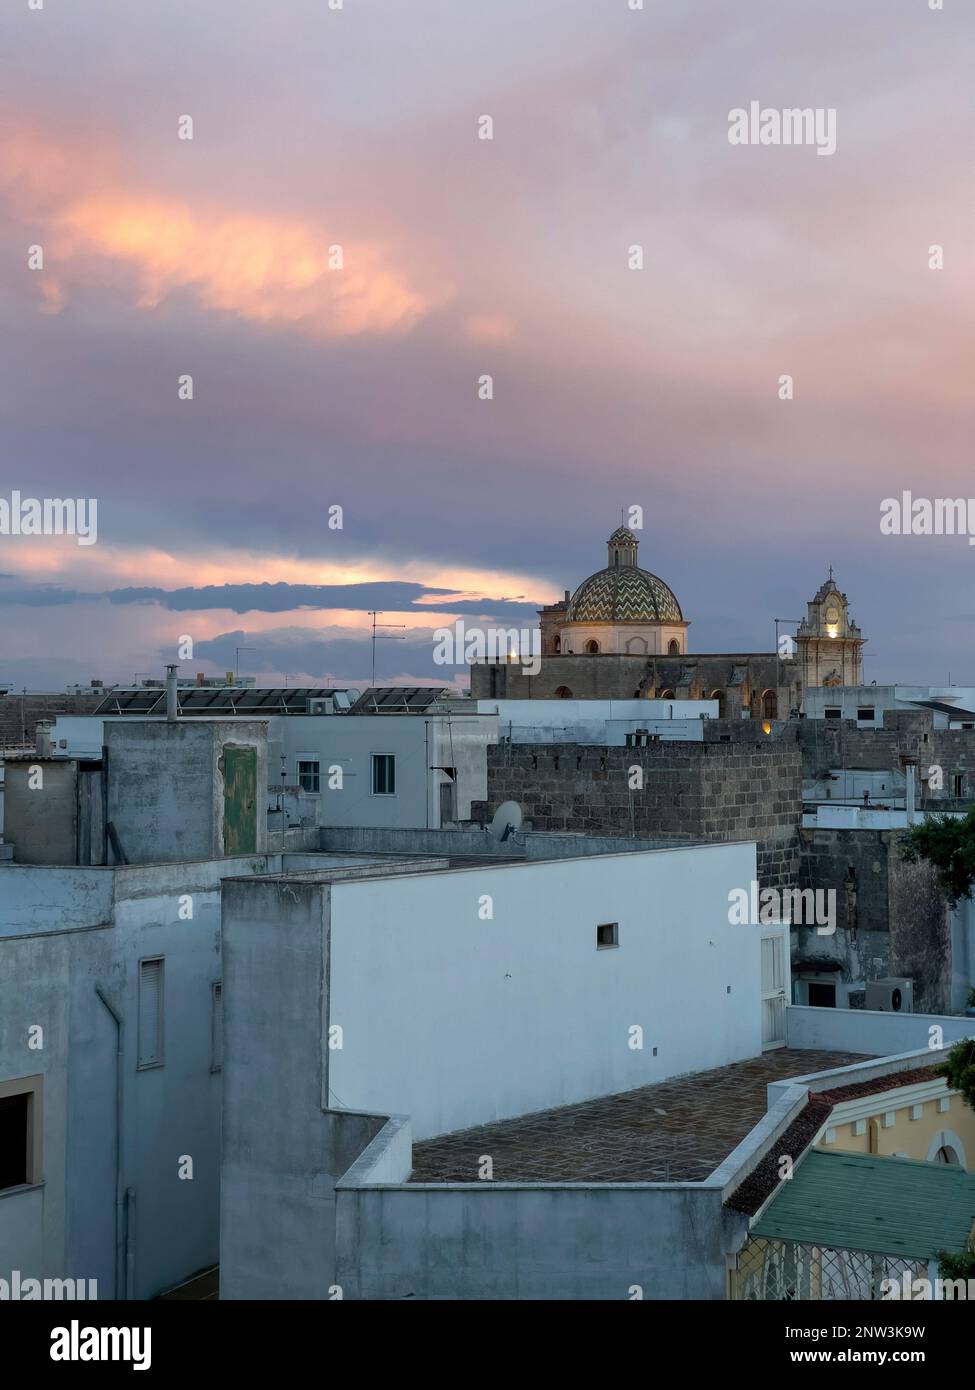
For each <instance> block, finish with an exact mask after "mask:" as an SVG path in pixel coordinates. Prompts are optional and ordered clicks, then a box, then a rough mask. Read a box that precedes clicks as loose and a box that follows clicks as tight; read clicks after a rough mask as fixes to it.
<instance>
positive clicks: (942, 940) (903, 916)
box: [792, 829, 951, 1013]
mask: <svg viewBox="0 0 975 1390" xmlns="http://www.w3.org/2000/svg"><path fill="white" fill-rule="evenodd" d="M903 838H904V835H903V832H902V831H899V830H860V829H858V830H821V829H815V830H803V831H802V836H801V843H802V867H801V881H802V887H803V888H814V889H824V890H830V889H832V890H834V891H835V893H836V917H837V921H836V932H835V935H820V934H819V933H818V932H817V931H816V930H815V928H812V927H801V928H799V929H798V930H794V931H793V952H792V955H793V969H794V970H796V972H797V973H799V974H802V973H805V972H806V971H808V970H810V969H812V968H813V967H814V966H815V965H816V963H817V962H838V963H839V965H840V971H839V972H838V973H839V975H840V980H841V982H842V984H844V985H846V986H848V987H850V988H852V990H853V997H852V998H851V999H850V1001H849V1002H850V1005H851V1006H858V1005H860V1006H862V1004H863V989H864V986H865V984H866V981H868V980H877V979H882V978H884V977H886V976H892V975H893V976H905V977H906V978H908V979H912V980H913V981H914V1008H915V1011H916V1012H919V1013H921V1012H927V1013H946V1012H948V1010H949V1008H950V1002H951V929H950V917H949V913H948V907H947V903H946V901H945V898H944V894H943V893H942V892H941V889H940V887H939V885H938V881H937V875H936V873H935V870H934V869H933V868H932V867H931V865H929V864H925V863H920V864H908V863H906V862H904V861H903V860H902V859H901V857H900V844H901V841H902V840H903Z"/></svg>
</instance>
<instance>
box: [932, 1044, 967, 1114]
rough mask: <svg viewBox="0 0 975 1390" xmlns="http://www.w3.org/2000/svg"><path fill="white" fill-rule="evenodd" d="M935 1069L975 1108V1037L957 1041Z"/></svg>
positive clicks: (951, 1087) (950, 1086) (952, 1088)
mask: <svg viewBox="0 0 975 1390" xmlns="http://www.w3.org/2000/svg"><path fill="white" fill-rule="evenodd" d="M935 1071H936V1072H937V1074H938V1075H939V1076H943V1077H944V1078H945V1080H946V1081H947V1083H948V1086H949V1088H950V1089H951V1090H952V1091H960V1092H961V1094H962V1096H963V1098H964V1100H965V1102H966V1104H968V1105H970V1106H971V1107H972V1109H973V1110H975V1038H962V1040H961V1042H956V1043H955V1045H954V1047H953V1048H952V1049H951V1051H950V1052H949V1053H948V1056H947V1057H946V1058H945V1060H944V1061H943V1062H942V1064H941V1066H940V1067H935Z"/></svg>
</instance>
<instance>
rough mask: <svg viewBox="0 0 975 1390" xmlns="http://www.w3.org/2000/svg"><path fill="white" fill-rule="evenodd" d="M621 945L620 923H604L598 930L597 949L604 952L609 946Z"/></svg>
mask: <svg viewBox="0 0 975 1390" xmlns="http://www.w3.org/2000/svg"><path fill="white" fill-rule="evenodd" d="M619 944H620V927H619V923H618V922H604V923H603V924H602V926H599V927H597V928H596V949H597V951H601V950H603V949H604V948H605V947H607V946H618V945H619Z"/></svg>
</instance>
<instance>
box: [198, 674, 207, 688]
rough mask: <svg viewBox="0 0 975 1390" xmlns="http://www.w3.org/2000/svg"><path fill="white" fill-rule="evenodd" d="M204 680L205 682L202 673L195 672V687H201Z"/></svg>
mask: <svg viewBox="0 0 975 1390" xmlns="http://www.w3.org/2000/svg"><path fill="white" fill-rule="evenodd" d="M205 680H206V676H204V674H203V672H202V671H197V673H196V683H197V685H198V686H202V684H203V682H204V681H205Z"/></svg>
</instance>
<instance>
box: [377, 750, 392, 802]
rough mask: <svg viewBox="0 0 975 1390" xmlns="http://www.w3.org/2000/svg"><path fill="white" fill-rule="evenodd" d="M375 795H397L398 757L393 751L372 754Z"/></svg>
mask: <svg viewBox="0 0 975 1390" xmlns="http://www.w3.org/2000/svg"><path fill="white" fill-rule="evenodd" d="M372 794H373V796H395V795H396V759H395V757H394V756H393V754H392V753H373V755H372Z"/></svg>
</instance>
